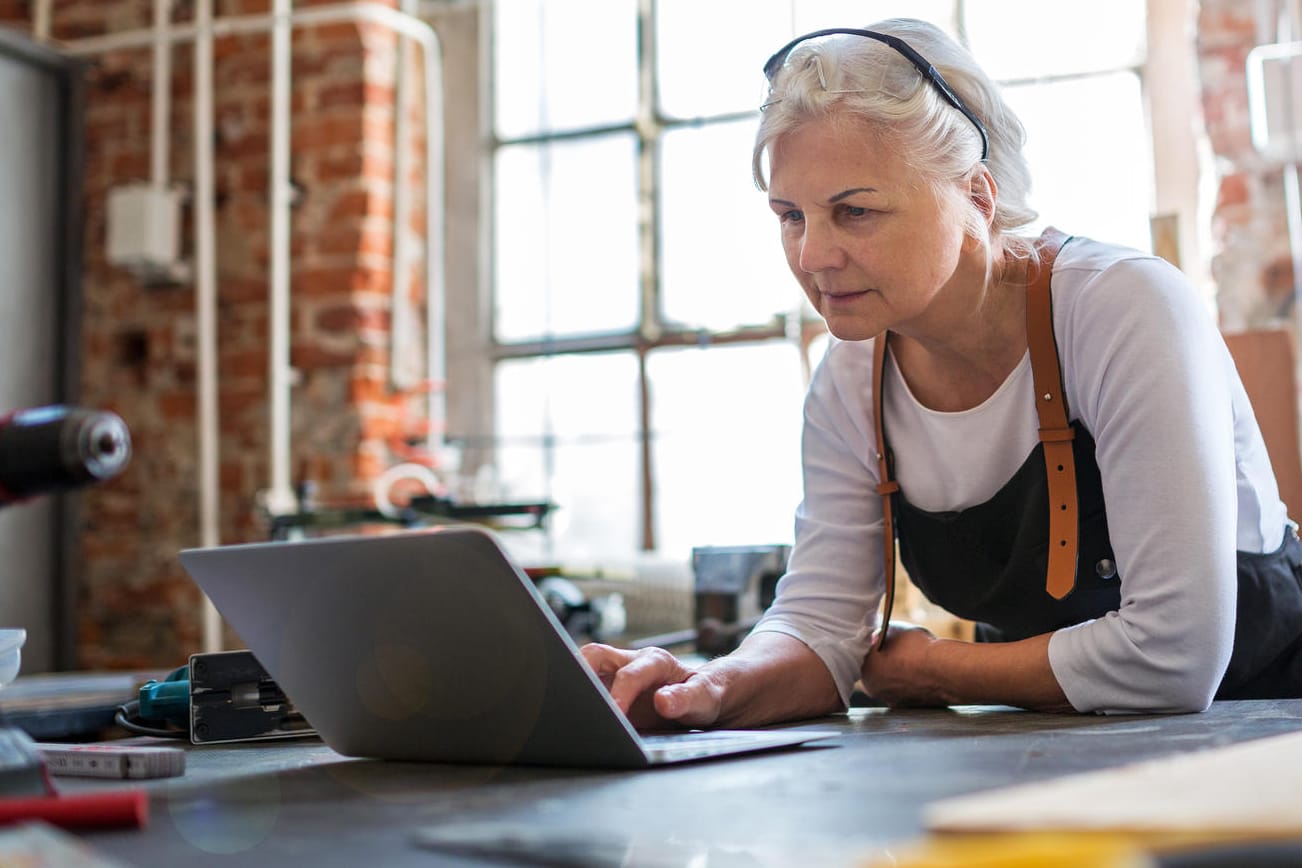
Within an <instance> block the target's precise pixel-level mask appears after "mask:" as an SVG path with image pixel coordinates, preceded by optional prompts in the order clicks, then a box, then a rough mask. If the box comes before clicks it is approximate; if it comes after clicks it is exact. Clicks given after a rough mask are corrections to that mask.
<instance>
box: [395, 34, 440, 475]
mask: <svg viewBox="0 0 1302 868" xmlns="http://www.w3.org/2000/svg"><path fill="white" fill-rule="evenodd" d="M422 49H423V52H422V54H423V57H422V60H423V66H424V72H425V360H426V363H425V364H426V376H427V378H428V379H429V381H430V390H429V404H428V408H427V415H428V421H429V423H430V425H429V432H428V434H427V435H426V449H427V450H428V452H429V454H430V455H432V456H434V457H435V458H436V459H441V458H442V456H443V445H444V436H445V434H446V420H447V395H446V392H445V391H444V389H445V387H446V385H447V336H446V331H445V330H446V320H447V314H446V306H445V301H444V295H445V293H446V292H447V267H446V263H445V261H444V260H445V259H446V256H447V252H446V240H445V237H444V231H445V230H444V223H445V218H444V210H445V203H444V201H443V197H444V195H445V192H444V171H445V170H444V162H445V161H446V157H445V143H444V138H443V46H442V44H441V43H440V42H439V40H438V36H437V35H436V34H435V33H434V31H433V29H432V28H431V29H430V30H429V31H428V32H427V38H426V39H425V40H424V41H423V42H422ZM404 228H405V227H404Z"/></svg>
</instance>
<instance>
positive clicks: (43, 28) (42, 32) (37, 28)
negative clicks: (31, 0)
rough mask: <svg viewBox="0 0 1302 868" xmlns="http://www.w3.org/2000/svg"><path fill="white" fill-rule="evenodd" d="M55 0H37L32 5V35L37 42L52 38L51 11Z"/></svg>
mask: <svg viewBox="0 0 1302 868" xmlns="http://www.w3.org/2000/svg"><path fill="white" fill-rule="evenodd" d="M53 2H54V0H36V3H35V5H33V6H32V37H33V38H34V39H35V40H36V41H37V42H48V41H49V40H50V17H51V15H50V13H51V8H50V7H51V5H52V4H53Z"/></svg>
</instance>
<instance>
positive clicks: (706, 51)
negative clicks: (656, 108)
mask: <svg viewBox="0 0 1302 868" xmlns="http://www.w3.org/2000/svg"><path fill="white" fill-rule="evenodd" d="M787 9H788V3H787V0H740V2H739V0H733V2H717V0H715V2H710V3H701V2H699V0H659V3H657V5H656V13H657V20H656V42H657V55H658V63H657V67H656V74H657V76H658V77H657V79H656V87H657V89H658V92H659V97H660V109H661V111H662V112H664V113H665V114H666V115H668V116H670V117H680V118H681V117H705V116H708V115H715V114H724V113H727V112H742V111H751V110H753V109H757V108H759V106H760V104H761V103H763V102H764V95H765V94H766V93H767V92H768V85H767V83H766V82H765V81H764V73H763V71H762V68H763V66H764V61H765V60H766V59H768V56H769V54H771V53H772V52H773V51H775V50H776V49H777V48H778V46H780V45H781V44H782V43H783V42H784V41H785V40H786V39H787V38H789V37H787V36H786V34H787V22H788V20H789V12H788V11H787Z"/></svg>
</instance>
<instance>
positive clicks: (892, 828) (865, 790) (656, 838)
mask: <svg viewBox="0 0 1302 868" xmlns="http://www.w3.org/2000/svg"><path fill="white" fill-rule="evenodd" d="M799 726H801V727H806V728H812V729H834V730H836V731H837V732H838V733H839V735H838V736H837V737H836V738H834V739H830V740H828V741H825V742H819V743H816V744H809V745H806V746H804V747H800V748H796V749H792V750H784V751H779V752H773V753H767V754H756V755H751V756H745V757H736V758H731V759H722V760H712V761H707V762H700V763H694V764H687V765H681V766H668V767H662V768H657V769H651V770H647V771H635V772H605V771H594V770H582V769H545V768H524V767H482V766H480V767H476V766H450V765H430V764H417V763H394V762H382V761H373V760H359V759H349V758H345V757H341V756H340V755H338V754H336V753H335V752H333V751H332V750H330V749H329V748H327V747H325V746H324V745H323V744H322V743H321V742H320V741H318V740H316V739H299V740H288V741H263V742H247V743H242V744H232V745H207V746H198V747H196V746H189V745H187V746H186V749H187V751H188V754H187V758H186V759H187V769H186V773H185V775H184V776H182V777H178V778H171V779H162V780H154V781H143V782H120V781H119V782H107V781H97V780H93V779H82V778H60V779H59V780H58V782H59V784H60V787H61V789H63V790H64V791H65V792H85V791H89V790H94V789H103V788H108V787H123V786H127V785H143V786H145V787H146V788H147V789H148V791H149V793H150V802H151V804H150V809H151V817H150V823H149V825H148V826H147V828H145V829H142V830H117V831H102V832H80V833H77V834H78V837H79V838H80V839H81V840H82V841H83V842H85V843H86V844H88V845H89V846H90V847H91V848H92V849H93V850H94V851H95V852H96V853H98V854H100V855H103V856H105V857H108V858H110V859H117V860H121V861H123V862H126V863H128V864H131V865H137V866H169V868H173V866H186V868H200V866H207V865H221V866H230V865H233V864H248V865H312V866H374V868H379V866H385V868H389V866H402V865H443V864H451V865H511V864H517V865H519V864H524V865H612V866H614V865H638V866H643V865H652V866H659V865H688V864H693V865H708V866H716V865H727V866H733V865H737V866H742V865H830V866H836V865H855V864H862V863H863V862H864V861H865V860H866V859H868V858H870V857H874V856H881V855H883V854H884V853H886V852H888V851H889V850H890V849H891V847H892V846H898V845H899V844H901V843H902V842H908V841H910V840H916V839H917V838H918V837H919V836H920V835H922V834H923V831H924V830H923V829H922V826H921V816H922V809H923V807H924V806H925V805H927V804H929V803H931V802H933V801H935V800H937V799H940V798H943V797H946V796H953V795H958V794H963V793H969V792H972V791H976V790H980V789H985V788H990V787H997V786H1002V785H1007V784H1013V783H1023V782H1029V781H1034V780H1040V779H1044V778H1049V777H1055V776H1060V775H1064V774H1068V773H1073V772H1081V771H1087V770H1094V769H1102V768H1110V767H1115V766H1119V765H1122V764H1125V763H1129V762H1133V761H1137V760H1143V759H1150V758H1156V757H1162V756H1167V755H1171V754H1174V753H1179V752H1188V751H1198V750H1204V749H1207V748H1212V747H1218V746H1223V745H1227V744H1230V743H1233V742H1240V741H1245V740H1249V739H1255V738H1261V737H1265V736H1271V735H1278V734H1282V733H1288V732H1295V731H1299V730H1302V700H1278V701H1255V702H1225V703H1216V704H1214V705H1213V707H1212V708H1211V710H1209V711H1208V712H1206V713H1203V714H1189V715H1173V716H1111V717H1103V716H1091V715H1054V714H1039V713H1032V712H1026V711H1019V710H1015V709H1009V708H997V707H965V708H955V709H944V710H942V709H927V710H887V709H876V708H874V709H853V710H851V711H850V712H849V713H847V714H844V715H839V716H834V717H830V718H823V719H819V720H816V721H808V722H803V723H801V724H799Z"/></svg>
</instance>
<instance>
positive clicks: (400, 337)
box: [389, 0, 414, 389]
mask: <svg viewBox="0 0 1302 868" xmlns="http://www.w3.org/2000/svg"><path fill="white" fill-rule="evenodd" d="M401 8H402V11H403V12H404V13H407V14H410V13H411V0H402V7H401ZM409 42H410V40H408V38H407V37H406V36H403V35H401V34H399V35H398V51H397V60H396V67H397V75H396V79H395V81H394V92H393V102H394V111H395V115H394V119H393V143H394V144H393V147H394V152H393V285H392V287H390V293H389V294H390V301H389V310H390V332H391V334H390V339H389V381H390V382H391V383H392V384H393V386H394V388H397V389H406V388H410V387H411V386H413V385H414V383H412V382H411V377H409V376H408V375H407V373H406V359H407V346H408V341H407V336H408V334H409V329H410V328H411V301H410V297H409V295H408V286H409V283H408V282H409V280H410V271H409V268H410V262H411V242H410V240H409V238H410V235H409V230H408V225H407V224H408V223H409V222H410V217H411V190H410V188H409V187H408V186H407V176H408V174H410V172H411V159H410V156H411V151H410V149H409V148H408V147H407V137H408V134H409V133H408V124H407V96H408V90H409V88H408V86H407V55H408V53H409V49H410V45H409Z"/></svg>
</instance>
